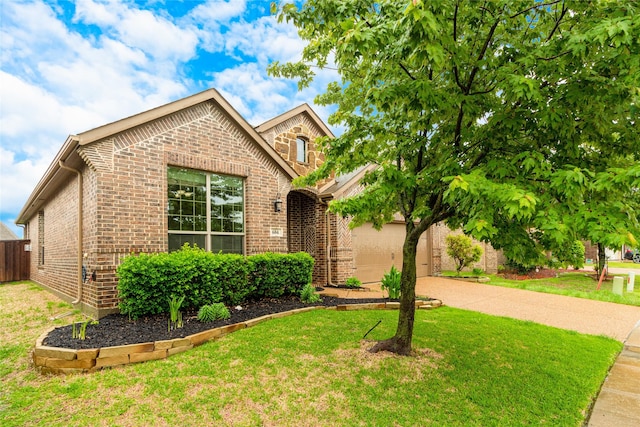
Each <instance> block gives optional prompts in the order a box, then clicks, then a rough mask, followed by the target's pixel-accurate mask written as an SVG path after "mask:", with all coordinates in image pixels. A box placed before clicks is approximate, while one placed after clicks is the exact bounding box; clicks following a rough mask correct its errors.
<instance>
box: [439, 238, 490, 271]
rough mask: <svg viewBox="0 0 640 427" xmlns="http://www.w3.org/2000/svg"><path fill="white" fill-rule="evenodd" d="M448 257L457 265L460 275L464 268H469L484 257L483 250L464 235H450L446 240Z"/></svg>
mask: <svg viewBox="0 0 640 427" xmlns="http://www.w3.org/2000/svg"><path fill="white" fill-rule="evenodd" d="M444 241H445V245H446V246H447V255H449V256H450V257H451V258H453V260H454V261H455V263H456V272H457V273H458V275H459V274H460V272H461V271H462V269H463V268H465V267H469V266H470V265H472V264H473V263H475V262H478V261H480V257H482V248H481V247H480V245H476V244H474V243H473V242H472V241H471V237H469V236H465V235H464V234H448V235H447V236H446V237H445V238H444Z"/></svg>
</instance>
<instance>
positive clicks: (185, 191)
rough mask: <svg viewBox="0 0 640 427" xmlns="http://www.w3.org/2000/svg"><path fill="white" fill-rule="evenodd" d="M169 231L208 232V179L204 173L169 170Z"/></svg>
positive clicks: (176, 169) (177, 169)
mask: <svg viewBox="0 0 640 427" xmlns="http://www.w3.org/2000/svg"><path fill="white" fill-rule="evenodd" d="M167 177H168V178H167V180H168V183H167V196H168V197H167V198H168V202H169V203H168V213H167V214H168V216H169V222H168V223H169V230H182V231H207V224H206V220H204V221H203V220H202V219H201V218H198V217H201V216H204V217H205V218H206V203H207V197H206V194H207V177H206V175H205V174H204V173H202V172H196V171H192V170H188V169H180V168H168V170H167Z"/></svg>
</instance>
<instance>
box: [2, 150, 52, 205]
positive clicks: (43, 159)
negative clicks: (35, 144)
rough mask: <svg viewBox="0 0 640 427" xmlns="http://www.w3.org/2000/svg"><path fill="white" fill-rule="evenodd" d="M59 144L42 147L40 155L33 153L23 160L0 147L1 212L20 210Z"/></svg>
mask: <svg viewBox="0 0 640 427" xmlns="http://www.w3.org/2000/svg"><path fill="white" fill-rule="evenodd" d="M58 148H59V146H58V145H57V144H56V145H52V146H49V149H48V150H47V149H46V148H44V147H43V151H42V152H41V153H39V154H40V155H39V156H38V155H33V156H30V157H29V158H27V159H24V160H17V159H16V157H15V153H14V152H12V151H9V150H5V149H4V148H3V147H0V170H2V185H0V209H1V210H2V212H14V213H15V215H16V216H17V213H18V212H19V211H20V209H21V208H22V206H23V205H24V203H25V202H26V200H27V197H28V196H29V194H31V191H32V190H33V188H34V187H35V186H36V184H37V183H38V181H39V180H40V177H42V175H44V172H45V171H46V170H47V167H48V166H49V163H50V162H51V160H52V159H53V158H54V157H55V154H56V153H57V151H58Z"/></svg>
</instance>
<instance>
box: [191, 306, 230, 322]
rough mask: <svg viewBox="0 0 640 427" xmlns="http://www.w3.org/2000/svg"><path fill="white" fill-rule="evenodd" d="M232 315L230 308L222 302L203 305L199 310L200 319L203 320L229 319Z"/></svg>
mask: <svg viewBox="0 0 640 427" xmlns="http://www.w3.org/2000/svg"><path fill="white" fill-rule="evenodd" d="M230 317H231V313H229V309H228V308H227V307H226V306H225V305H224V304H222V303H221V302H217V303H215V304H209V305H203V306H202V307H200V310H198V320H199V321H201V322H213V321H214V320H219V319H228V318H230Z"/></svg>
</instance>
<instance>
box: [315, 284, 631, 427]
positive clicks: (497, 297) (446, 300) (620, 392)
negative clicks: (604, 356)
mask: <svg viewBox="0 0 640 427" xmlns="http://www.w3.org/2000/svg"><path fill="white" fill-rule="evenodd" d="M364 287H365V288H367V289H368V290H367V291H353V290H347V289H334V288H329V287H327V288H326V289H325V290H324V291H323V292H322V293H325V294H331V295H337V296H340V297H342V298H380V297H386V296H387V295H386V293H383V292H381V291H380V285H379V284H367V285H364ZM416 295H417V296H425V297H431V298H437V299H439V300H441V301H442V303H443V305H448V306H450V307H455V308H462V309H466V310H472V311H479V312H482V313H487V314H492V315H495V316H506V317H512V318H515V319H521V320H530V321H532V322H536V323H542V324H545V325H549V326H555V327H557V328H562V329H569V330H573V331H577V332H581V333H585V334H592V335H606V336H608V337H611V338H614V339H616V340H618V341H621V342H624V343H625V347H624V350H623V351H622V352H621V353H620V355H619V356H618V358H617V359H616V361H615V363H614V365H613V367H612V368H611V372H610V374H609V376H608V377H607V379H606V380H605V382H604V384H603V386H602V390H601V392H600V394H599V395H598V398H597V400H596V403H595V405H594V407H593V411H592V414H591V418H590V420H589V424H588V425H589V426H591V427H604V426H616V427H625V426H633V427H635V426H640V307H633V306H628V305H622V304H614V303H609V302H603V301H593V300H587V299H581V298H572V297H566V296H562V295H553V294H545V293H541V292H531V291H525V290H522V289H512V288H503V287H500V286H491V285H484V284H480V283H472V282H463V281H458V280H451V279H445V278H442V277H422V278H419V279H418V281H417V283H416Z"/></svg>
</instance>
